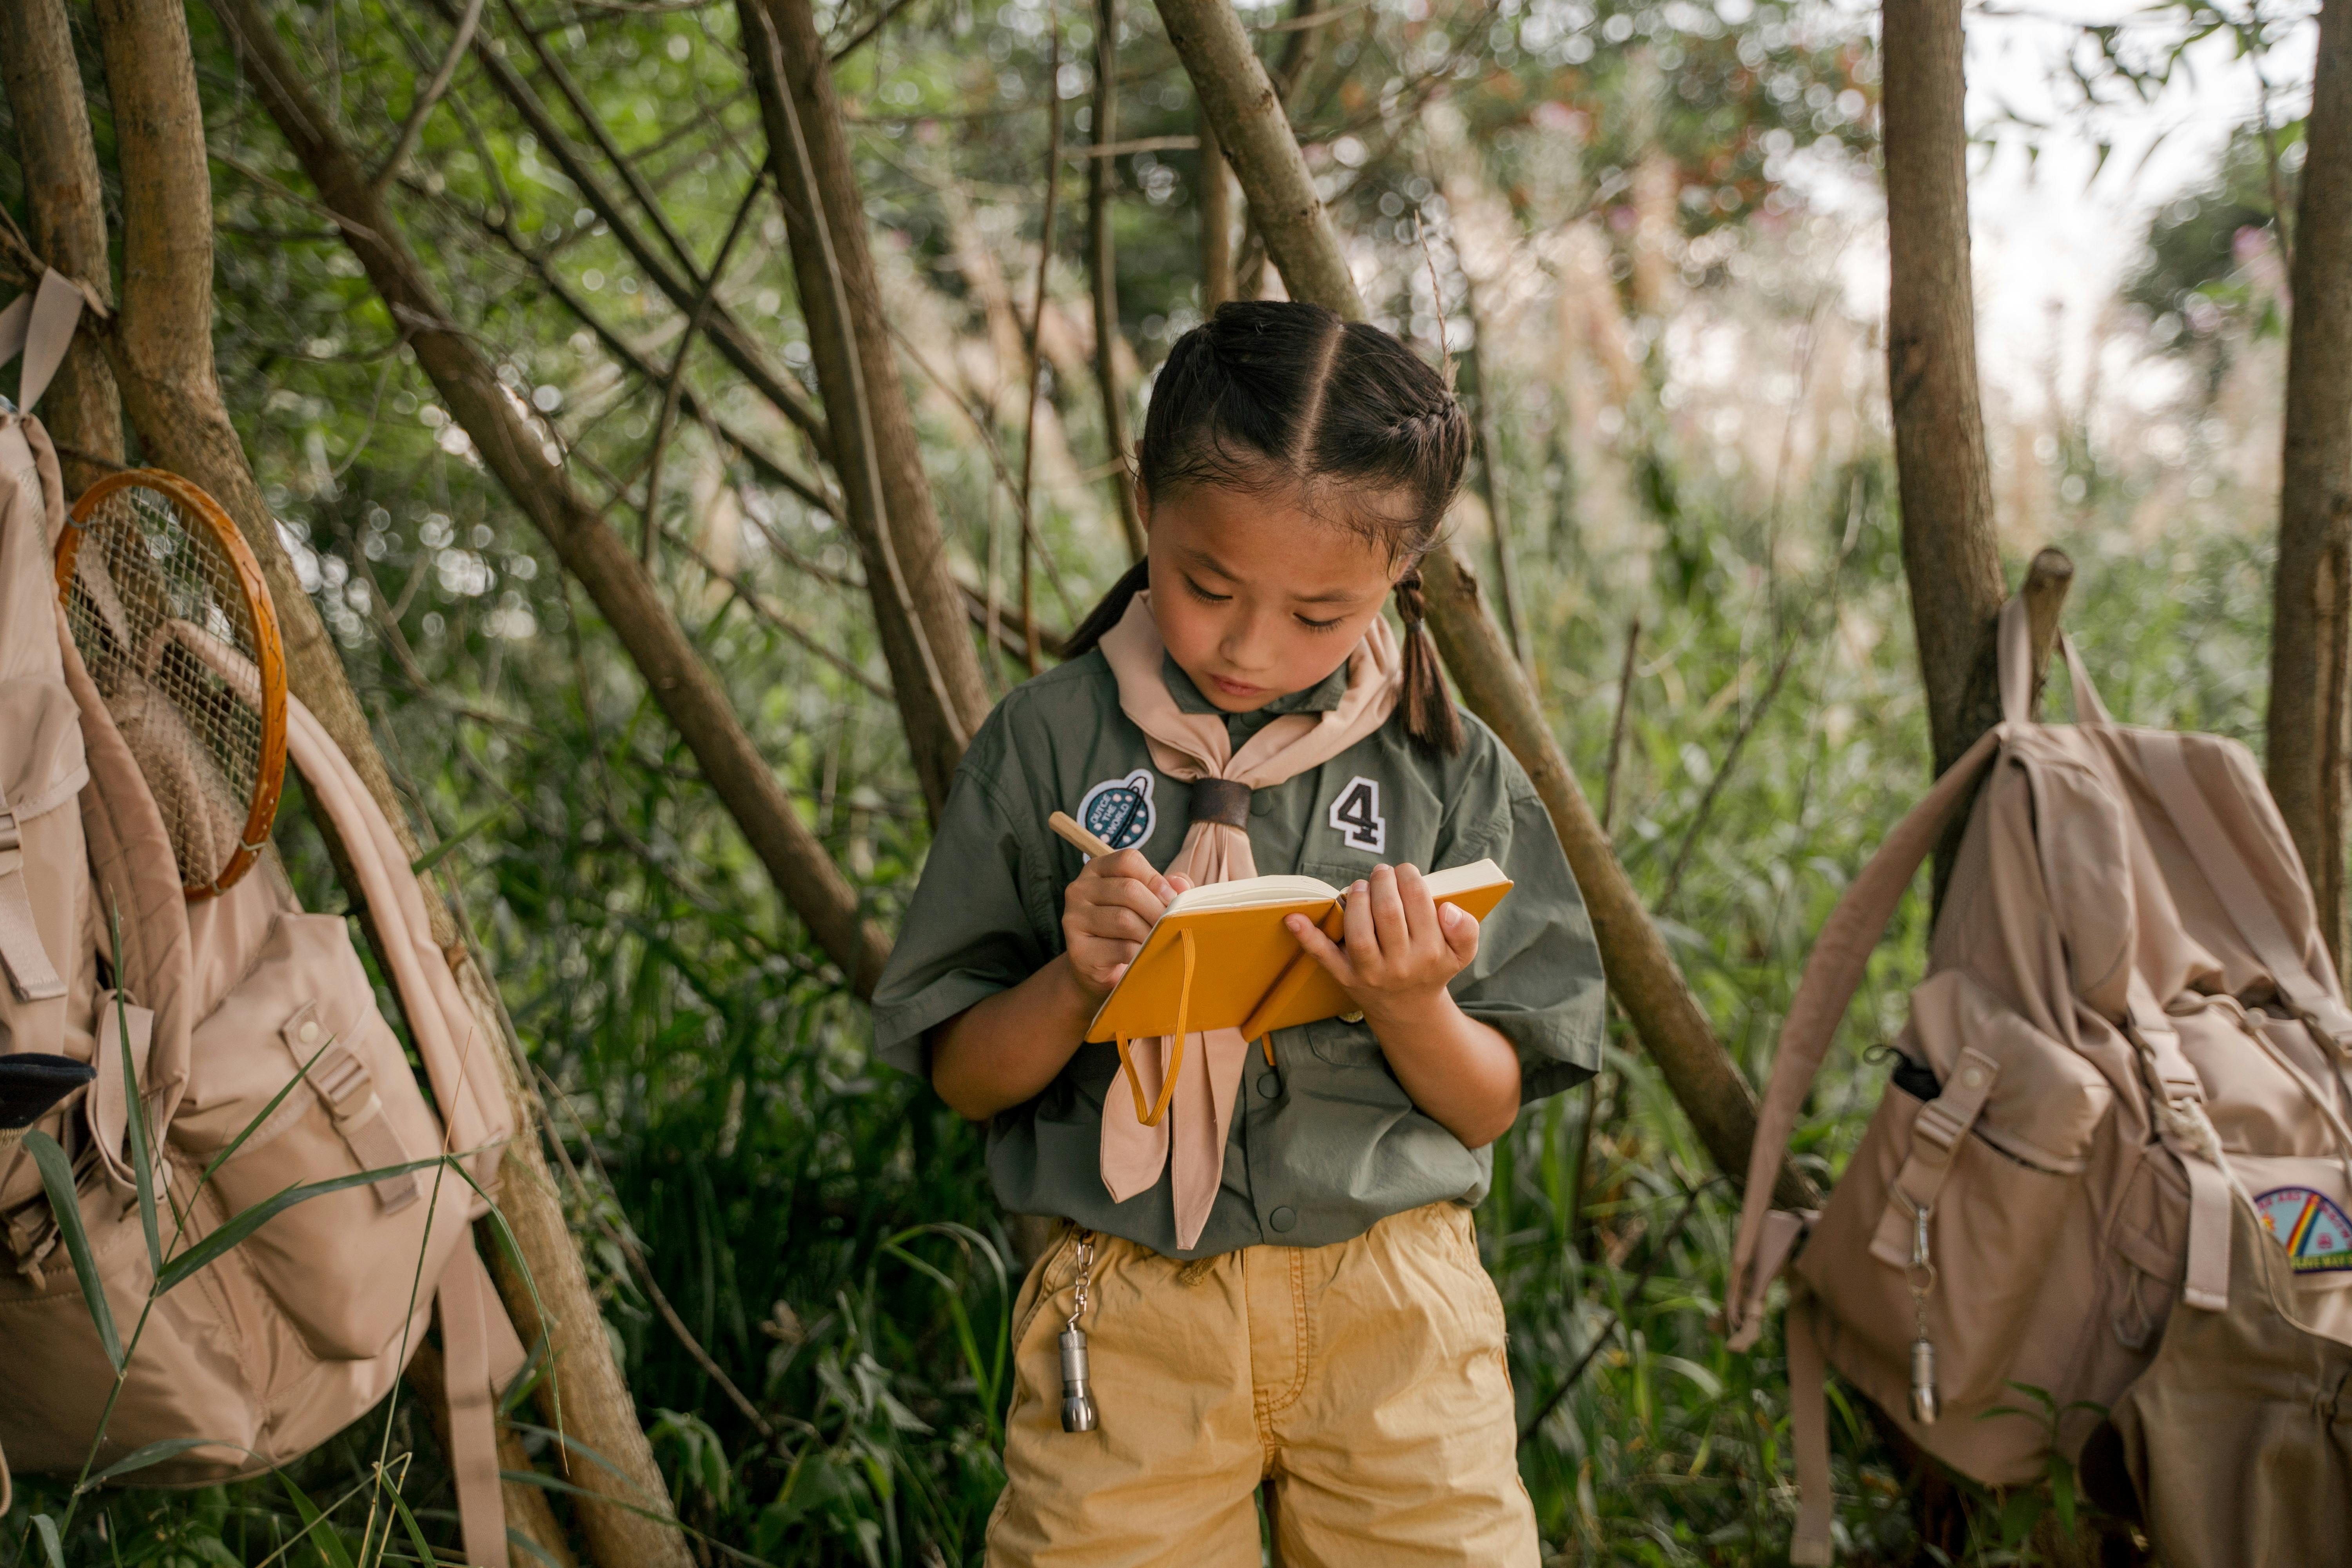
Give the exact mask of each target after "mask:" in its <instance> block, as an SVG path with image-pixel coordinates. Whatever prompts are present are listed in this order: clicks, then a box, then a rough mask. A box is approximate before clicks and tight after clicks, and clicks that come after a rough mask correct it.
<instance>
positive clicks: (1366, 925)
mask: <svg viewBox="0 0 2352 1568" xmlns="http://www.w3.org/2000/svg"><path fill="white" fill-rule="evenodd" d="M1343 921H1344V924H1343V925H1342V927H1341V930H1342V934H1343V935H1344V936H1345V938H1346V943H1347V944H1346V945H1345V946H1344V947H1343V946H1340V945H1339V943H1336V942H1332V941H1331V939H1330V938H1328V937H1327V936H1325V935H1324V934H1323V933H1322V932H1321V931H1318V930H1317V929H1316V926H1315V922H1314V921H1310V920H1308V919H1307V917H1306V916H1305V915H1291V916H1289V917H1288V918H1287V919H1286V920H1285V921H1284V922H1283V923H1284V924H1285V925H1286V926H1287V927H1288V928H1289V930H1290V934H1291V935H1293V936H1295V937H1297V939H1298V943H1299V945H1300V946H1302V947H1304V948H1305V949H1306V950H1307V952H1311V953H1313V954H1314V955H1315V958H1316V961H1317V962H1318V963H1321V964H1322V965H1323V967H1324V968H1325V969H1326V970H1328V971H1329V972H1330V975H1331V978H1332V979H1334V980H1337V981H1338V982H1339V985H1340V988H1341V989H1342V990H1344V991H1346V992H1347V993H1348V994H1349V996H1351V997H1353V998H1354V999H1355V1002H1356V1005H1357V1006H1358V1007H1360V1008H1361V1009H1362V1010H1363V1013H1364V1016H1365V1019H1366V1020H1367V1021H1368V1022H1369V1023H1370V1024H1371V1026H1372V1027H1373V1029H1374V1030H1375V1031H1376V1032H1377V1031H1379V1030H1380V1027H1381V1024H1382V1022H1383V1021H1385V1020H1391V1019H1394V1020H1397V1021H1402V1019H1403V1016H1405V1015H1408V1014H1411V1013H1413V1012H1416V1011H1418V1010H1419V1009H1421V1008H1423V1007H1425V1006H1426V1005H1428V1004H1430V1003H1431V1002H1433V1001H1435V1000H1437V999H1438V998H1439V997H1440V996H1441V995H1443V994H1444V990H1445V984H1446V982H1448V981H1450V980H1452V979H1453V978H1454V976H1455V975H1457V974H1459V973H1462V971H1463V970H1464V969H1465V968H1467V967H1468V966H1469V963H1470V961H1471V960H1472V959H1474V958H1475V957H1477V956H1478V920H1477V917H1476V916H1475V915H1473V914H1471V913H1470V912H1469V911H1468V910H1461V909H1456V908H1455V907H1454V906H1453V905H1451V904H1447V905H1444V907H1442V908H1441V907H1440V906H1439V904H1438V903H1437V900H1434V899H1433V898H1431V897H1430V896H1429V884H1428V883H1427V882H1426V881H1425V880H1423V878H1422V875H1421V873H1420V872H1419V871H1418V870H1416V869H1414V868H1412V867H1411V866H1403V867H1389V866H1376V867H1374V868H1372V874H1371V876H1370V878H1369V879H1365V880H1363V881H1360V882H1358V883H1357V884H1356V885H1355V886H1354V887H1352V888H1349V889H1348V897H1347V912H1346V914H1345V916H1344V917H1343Z"/></svg>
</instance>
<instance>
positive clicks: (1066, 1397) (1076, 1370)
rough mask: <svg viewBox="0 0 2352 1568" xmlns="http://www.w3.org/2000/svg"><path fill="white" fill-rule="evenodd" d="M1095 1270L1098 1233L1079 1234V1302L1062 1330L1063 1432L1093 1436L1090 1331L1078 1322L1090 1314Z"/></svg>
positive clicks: (1097, 1420)
mask: <svg viewBox="0 0 2352 1568" xmlns="http://www.w3.org/2000/svg"><path fill="white" fill-rule="evenodd" d="M1094 1266H1095V1233H1094V1232H1092V1231H1090V1230H1082V1231H1080V1232H1078V1278H1077V1300H1076V1301H1074V1302H1072V1303H1071V1306H1070V1318H1069V1322H1068V1324H1067V1326H1066V1327H1065V1328H1064V1329H1063V1330H1062V1430H1063V1431H1065V1432H1091V1431H1093V1430H1094V1429H1095V1428H1096V1427H1097V1426H1099V1425H1101V1421H1100V1418H1099V1416H1098V1415H1097V1414H1096V1411H1095V1392H1094V1386H1093V1377H1092V1375H1091V1373H1090V1372H1089V1371H1088V1368H1087V1331H1086V1330H1084V1329H1082V1328H1080V1327H1078V1320H1079V1319H1080V1318H1083V1317H1085V1316H1086V1314H1087V1282H1088V1276H1089V1275H1090V1274H1091V1273H1092V1272H1093V1269H1094Z"/></svg>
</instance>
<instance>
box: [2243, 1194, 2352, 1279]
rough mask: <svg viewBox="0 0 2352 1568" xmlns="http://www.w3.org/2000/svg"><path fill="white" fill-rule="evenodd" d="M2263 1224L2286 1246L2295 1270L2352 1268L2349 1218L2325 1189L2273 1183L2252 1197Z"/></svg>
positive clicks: (2311, 1271)
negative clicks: (2314, 1190) (2267, 1189)
mask: <svg viewBox="0 0 2352 1568" xmlns="http://www.w3.org/2000/svg"><path fill="white" fill-rule="evenodd" d="M2254 1212H2255V1213H2256V1214H2258V1215H2262V1216H2263V1229H2264V1230H2267V1231H2269V1232H2270V1233H2271V1235H2272V1236H2273V1237H2275V1238H2276V1239H2277V1241H2278V1244H2279V1245H2280V1246H2281V1247H2285V1248H2286V1256H2287V1261H2288V1262H2289V1263H2291V1264H2293V1265H2294V1271H2295V1272H2296V1273H2297V1274H2333V1273H2337V1272H2340V1271H2342V1270H2344V1269H2347V1268H2352V1220H2347V1218H2345V1216H2344V1211H2343V1210H2342V1209H2340V1208H2338V1207H2336V1204H2335V1203H2334V1202H2333V1201H2332V1200H2331V1199H2329V1198H2328V1196H2327V1194H2325V1193H2315V1192H2313V1191H2312V1190H2311V1189H2310V1188H2309V1187H2273V1188H2272V1189H2271V1190H2270V1191H2269V1192H2266V1193H2264V1194H2263V1195H2262V1196H2260V1197H2258V1198H2256V1199H2255V1200H2254Z"/></svg>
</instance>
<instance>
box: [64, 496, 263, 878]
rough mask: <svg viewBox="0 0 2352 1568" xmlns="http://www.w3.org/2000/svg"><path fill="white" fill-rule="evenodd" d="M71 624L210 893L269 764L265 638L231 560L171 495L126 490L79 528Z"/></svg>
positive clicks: (183, 860)
mask: <svg viewBox="0 0 2352 1568" xmlns="http://www.w3.org/2000/svg"><path fill="white" fill-rule="evenodd" d="M66 615H67V619H68V626H69V627H70V630H71V632H72V635H73V639H74V643H75V646H76V647H77V648H79V650H80V652H81V655H82V659H83V662H84V664H85V665H86V666H87V667H88V668H89V673H90V678H91V679H92V680H93V682H94V683H95V684H96V685H97V687H98V689H99V692H100V695H101V696H102V697H103V698H104V699H105V700H106V704H107V708H108V710H109V712H110V714H111V715H112V717H113V719H114V721H115V724H116V727H117V728H118V729H120V730H121V731H122V735H123V739H124V742H125V743H126V744H127V745H128V746H129V747H130V749H131V754H132V755H133V757H135V758H136V759H137V761H138V763H139V767H140V771H141V773H142V774H143V775H144V777H145V778H146V781H147V785H148V788H149V791H150V792H151V793H152V795H154V797H155V804H156V805H157V807H158V808H159V809H160V811H161V812H162V815H163V825H164V827H165V830H166V831H167V833H168V834H169V835H170V837H171V841H172V849H173V855H174V857H175V858H177V860H178V862H179V868H180V872H181V876H182V879H183V880H184V881H185V882H186V883H187V884H188V885H190V886H191V887H205V886H209V885H211V884H212V883H213V882H214V881H215V879H216V878H218V877H219V876H220V874H221V872H222V870H223V869H224V868H226V867H227V866H228V865H229V863H230V861H231V859H232V858H234V857H235V856H236V854H237V852H238V850H239V848H240V847H241V846H242V845H243V842H244V828H245V826H246V822H247V815H248V812H249V810H250V808H251V803H252V802H253V800H254V797H255V794H256V791H257V787H258V785H259V782H260V775H261V771H262V766H263V744H262V740H263V719H262V713H261V709H260V702H259V685H258V681H257V679H256V678H255V676H254V675H253V673H252V672H253V670H254V668H255V666H256V661H257V647H256V640H257V639H256V637H255V633H254V628H253V622H252V613H251V611H250V609H249V608H248V606H247V600H246V597H245V594H244V590H243V586H242V584H241V582H240V581H239V579H238V576H237V574H236V566H235V564H234V563H232V562H231V561H230V560H229V559H228V557H227V556H226V553H225V552H223V551H222V550H221V548H220V546H219V545H218V544H217V543H215V542H214V540H213V539H212V538H211V536H210V534H209V532H207V531H205V529H204V528H203V527H202V526H201V525H200V524H195V523H194V522H193V521H192V520H191V519H189V518H187V517H185V516H184V514H183V513H182V511H181V510H180V508H179V506H178V504H177V503H176V502H175V501H174V500H173V499H172V498H171V497H169V496H166V495H163V494H162V493H159V492H157V491H154V490H151V489H143V488H141V487H137V486H128V487H125V488H122V489H117V490H115V491H113V492H112V493H110V494H109V495H107V496H106V497H104V498H103V499H102V500H100V502H99V504H98V505H97V506H96V507H95V508H93V509H92V512H91V515H90V516H89V518H88V519H87V520H86V521H84V523H83V536H82V540H81V544H80V548H79V552H78V553H77V555H76V558H75V562H74V574H73V577H72V580H71V582H70V584H68V591H67V595H66ZM240 675H242V677H243V679H239V676H240Z"/></svg>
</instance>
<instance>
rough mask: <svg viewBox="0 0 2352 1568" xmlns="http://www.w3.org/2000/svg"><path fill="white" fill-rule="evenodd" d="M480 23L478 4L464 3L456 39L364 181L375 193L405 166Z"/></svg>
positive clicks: (475, 1) (479, 0) (478, 0)
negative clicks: (390, 148)
mask: <svg viewBox="0 0 2352 1568" xmlns="http://www.w3.org/2000/svg"><path fill="white" fill-rule="evenodd" d="M481 20H482V0H466V14H465V16H462V17H460V18H459V19H458V22H457V37H454V38H452V39H451V40H450V41H449V52H448V53H447V54H446V55H444V56H443V57H442V58H441V68H440V69H438V70H436V71H435V72H434V73H433V79H432V80H431V81H430V82H428V83H426V84H425V89H424V90H423V91H422V92H420V93H418V94H417V95H416V104H415V108H413V109H411V110H409V111H408V118H407V119H406V120H405V121H403V122H402V123H401V127H400V134H399V135H397V136H395V137H394V138H393V141H392V151H391V152H389V153H385V154H384V155H383V163H382V164H381V165H380V166H379V167H378V168H377V169H376V172H375V173H374V174H373V175H371V176H370V177H369V179H368V184H370V185H373V187H374V188H375V189H377V190H379V191H381V190H383V188H384V187H385V186H386V185H388V184H391V183H392V181H393V178H394V176H395V175H397V174H399V173H400V166H401V165H402V164H403V163H406V162H408V154H409V153H410V151H411V150H412V149H414V148H415V145H416V139H417V138H418V137H419V136H421V135H423V134H424V133H425V121H426V120H427V119H428V118H430V117H431V115H432V113H433V106H434V105H435V104H436V103H439V102H440V101H441V95H442V94H443V93H445V92H446V91H448V90H449V83H450V81H451V80H452V79H454V78H455V77H456V76H457V65H458V62H459V61H461V60H463V59H464V58H466V50H467V47H469V46H470V45H471V44H472V43H473V41H474V29H475V28H476V27H477V26H480V24H481Z"/></svg>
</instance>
